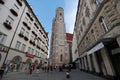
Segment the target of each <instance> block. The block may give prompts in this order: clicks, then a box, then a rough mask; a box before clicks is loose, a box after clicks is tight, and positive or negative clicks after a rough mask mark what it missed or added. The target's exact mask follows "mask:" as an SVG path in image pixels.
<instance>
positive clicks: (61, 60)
mask: <svg viewBox="0 0 120 80" xmlns="http://www.w3.org/2000/svg"><path fill="white" fill-rule="evenodd" d="M66 44H67V42H66V29H65V23H64V10H63V8H61V7H58V8H57V9H56V16H55V18H54V19H53V23H52V35H51V44H50V57H49V58H50V64H51V65H52V66H62V65H63V64H66V60H67V57H66V56H67V51H68V50H67V45H66Z"/></svg>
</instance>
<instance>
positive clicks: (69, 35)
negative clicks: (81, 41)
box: [66, 33, 73, 44]
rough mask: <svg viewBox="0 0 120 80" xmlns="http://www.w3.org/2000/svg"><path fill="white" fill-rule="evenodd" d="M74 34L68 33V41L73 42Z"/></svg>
mask: <svg viewBox="0 0 120 80" xmlns="http://www.w3.org/2000/svg"><path fill="white" fill-rule="evenodd" d="M72 39H73V34H70V33H66V40H67V43H69V44H72Z"/></svg>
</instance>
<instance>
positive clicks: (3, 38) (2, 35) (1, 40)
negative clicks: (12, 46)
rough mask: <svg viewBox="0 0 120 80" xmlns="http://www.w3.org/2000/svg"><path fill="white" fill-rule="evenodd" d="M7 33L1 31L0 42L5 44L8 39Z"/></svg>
mask: <svg viewBox="0 0 120 80" xmlns="http://www.w3.org/2000/svg"><path fill="white" fill-rule="evenodd" d="M6 37H7V36H6V35H5V34H3V33H1V32H0V44H4V42H5V40H6Z"/></svg>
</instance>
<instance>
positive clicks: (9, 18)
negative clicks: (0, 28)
mask: <svg viewBox="0 0 120 80" xmlns="http://www.w3.org/2000/svg"><path fill="white" fill-rule="evenodd" d="M13 21H14V19H13V18H12V17H10V16H8V17H7V19H6V23H7V24H9V25H12V24H13Z"/></svg>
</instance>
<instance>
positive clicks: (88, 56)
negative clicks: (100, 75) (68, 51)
mask: <svg viewBox="0 0 120 80" xmlns="http://www.w3.org/2000/svg"><path fill="white" fill-rule="evenodd" d="M87 60H88V67H89V70H90V72H92V64H91V60H90V55H87Z"/></svg>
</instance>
